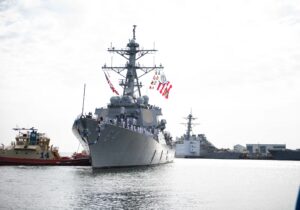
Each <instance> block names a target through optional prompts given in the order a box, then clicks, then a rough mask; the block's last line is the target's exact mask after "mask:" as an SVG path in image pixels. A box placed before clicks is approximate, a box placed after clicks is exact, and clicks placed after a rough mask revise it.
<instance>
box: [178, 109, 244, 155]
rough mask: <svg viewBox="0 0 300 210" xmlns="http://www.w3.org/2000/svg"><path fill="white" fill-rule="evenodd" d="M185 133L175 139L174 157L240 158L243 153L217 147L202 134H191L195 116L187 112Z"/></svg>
mask: <svg viewBox="0 0 300 210" xmlns="http://www.w3.org/2000/svg"><path fill="white" fill-rule="evenodd" d="M185 119H187V120H188V122H187V123H185V124H186V125H187V131H186V134H184V135H183V136H181V137H180V138H177V140H176V153H175V157H176V158H207V159H240V158H243V155H244V154H243V153H241V152H236V151H231V150H228V149H218V148H216V147H215V146H214V145H213V144H212V143H211V142H209V141H208V140H207V138H206V136H205V135H204V134H198V135H194V134H193V135H191V133H192V126H193V125H195V124H194V123H192V121H193V120H195V119H196V118H195V117H193V115H192V114H189V115H188V116H187V118H185Z"/></svg>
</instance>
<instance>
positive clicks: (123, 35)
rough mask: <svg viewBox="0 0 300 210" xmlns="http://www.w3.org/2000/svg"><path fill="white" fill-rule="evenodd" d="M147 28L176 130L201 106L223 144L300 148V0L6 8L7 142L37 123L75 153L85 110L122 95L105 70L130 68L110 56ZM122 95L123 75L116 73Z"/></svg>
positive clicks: (1, 45) (1, 50)
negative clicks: (168, 86)
mask: <svg viewBox="0 0 300 210" xmlns="http://www.w3.org/2000/svg"><path fill="white" fill-rule="evenodd" d="M134 24H136V25H137V28H136V37H137V42H138V43H139V44H140V46H142V47H144V48H145V49H146V48H152V47H153V45H154V43H155V48H156V49H158V52H157V53H156V54H155V56H154V55H148V59H146V58H145V59H144V60H141V61H140V63H142V62H143V61H144V62H145V63H144V64H145V65H152V64H153V62H154V61H155V63H156V64H158V65H159V64H160V63H161V64H163V66H164V67H165V74H166V76H167V79H168V80H169V81H171V83H172V84H173V88H172V90H171V92H170V98H169V99H168V100H166V99H164V98H163V97H161V96H160V95H159V94H158V93H157V92H156V91H151V90H149V89H147V86H148V85H149V84H150V82H151V76H153V75H150V76H148V77H145V78H143V80H142V82H143V83H144V84H145V87H144V89H143V94H148V95H149V97H150V103H151V104H154V105H157V106H160V107H162V109H163V114H164V118H165V119H166V120H167V130H169V131H170V132H171V134H172V135H173V137H176V136H180V135H182V134H183V133H184V132H185V130H186V128H185V127H184V126H183V125H181V124H180V123H182V122H185V120H184V119H183V117H185V116H187V115H188V114H189V113H190V111H191V109H192V113H193V115H194V116H195V117H197V118H198V119H197V120H196V122H198V123H200V125H197V126H195V127H194V129H193V131H194V133H205V134H206V136H207V138H208V140H210V141H211V142H212V143H213V144H215V146H217V147H225V148H232V147H233V145H235V144H242V145H245V144H247V143H261V144H262V143H284V144H287V147H288V148H300V108H299V107H300V1H299V0H295V1H289V0H284V1H283V0H281V1H279V0H272V1H271V0H257V1H248V0H236V1H232V0H227V1H224V0H211V1H199V0H194V1H192V0H191V1H186V0H176V1H175V0H172V1H161V0H151V1H149V0H147V1H146V0H131V1H124V0H101V1H83V0H82V1H76V0H69V1H42V0H30V1H29V0H28V1H18V0H0V74H1V76H0V116H1V118H0V143H4V144H5V145H8V144H10V142H11V141H12V140H13V139H14V137H15V134H16V133H15V132H14V131H13V130H12V128H13V127H15V126H19V127H32V126H34V127H36V128H38V129H39V131H41V132H45V133H47V134H48V136H49V137H50V138H51V141H52V143H53V144H54V145H56V146H59V147H60V151H61V152H74V151H76V150H77V147H78V144H79V143H78V140H77V139H76V138H75V137H74V136H73V133H72V131H71V127H72V123H73V121H74V119H75V118H76V117H77V116H78V115H79V114H80V112H81V106H82V94H83V85H84V83H86V84H87V89H86V101H85V104H86V105H85V112H89V111H91V112H94V110H95V108H96V107H101V106H106V105H107V103H108V102H109V99H110V97H111V96H112V95H113V93H112V92H111V91H110V89H109V86H108V85H107V83H106V80H105V77H104V74H103V72H102V70H101V66H102V65H104V64H105V63H106V64H110V63H111V61H113V63H114V64H124V63H125V60H124V59H123V60H122V59H119V58H118V56H117V55H114V56H113V57H112V55H111V54H109V53H108V52H107V51H106V50H107V48H108V47H109V46H110V45H111V43H112V44H113V46H115V47H120V48H122V47H125V46H126V44H127V42H128V40H129V39H130V38H131V37H132V25H134ZM110 77H111V79H112V82H114V84H115V86H116V87H117V89H118V90H119V91H121V87H119V86H118V85H117V79H119V77H117V75H116V74H114V73H110Z"/></svg>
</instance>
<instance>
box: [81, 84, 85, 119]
mask: <svg viewBox="0 0 300 210" xmlns="http://www.w3.org/2000/svg"><path fill="white" fill-rule="evenodd" d="M84 100H85V83H84V88H83V99H82V110H81V116H83V111H84Z"/></svg>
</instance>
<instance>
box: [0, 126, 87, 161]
mask: <svg viewBox="0 0 300 210" xmlns="http://www.w3.org/2000/svg"><path fill="white" fill-rule="evenodd" d="M13 130H16V131H18V134H17V136H16V141H14V142H12V143H11V145H10V146H8V147H6V148H5V147H4V145H2V147H1V148H0V165H57V166H86V165H90V158H89V155H87V154H86V153H85V152H83V153H74V154H73V155H72V156H71V157H67V156H60V154H59V152H58V148H57V147H53V146H52V145H51V146H49V144H50V138H48V137H47V136H46V135H45V133H38V132H37V129H36V128H33V127H32V128H29V129H26V128H14V129H13Z"/></svg>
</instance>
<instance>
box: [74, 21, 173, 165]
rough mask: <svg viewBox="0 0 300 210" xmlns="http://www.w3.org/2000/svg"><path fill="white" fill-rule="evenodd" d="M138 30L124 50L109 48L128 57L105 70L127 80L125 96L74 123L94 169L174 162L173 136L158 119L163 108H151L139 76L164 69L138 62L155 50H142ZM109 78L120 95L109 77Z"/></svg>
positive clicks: (115, 97)
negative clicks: (143, 93) (121, 63)
mask: <svg viewBox="0 0 300 210" xmlns="http://www.w3.org/2000/svg"><path fill="white" fill-rule="evenodd" d="M135 28H136V26H135V25H134V27H133V38H132V39H130V40H129V43H128V44H127V47H126V48H125V49H115V48H114V47H111V48H109V49H108V51H109V52H112V53H117V54H119V55H121V56H122V57H123V58H125V59H126V60H127V63H126V65H125V66H124V67H113V66H111V67H108V66H106V65H104V66H103V67H102V69H103V70H104V71H108V70H111V71H114V72H116V73H117V74H119V75H121V76H123V77H124V78H125V79H123V80H120V86H122V87H123V94H122V96H113V97H111V99H110V103H109V104H108V106H107V107H101V108H96V110H95V115H93V114H92V113H89V114H88V115H83V114H81V115H80V116H79V117H78V118H77V119H76V120H75V122H74V124H73V128H72V130H73V133H74V134H75V136H76V137H77V138H78V139H79V140H80V142H81V143H82V145H83V146H84V148H85V149H86V150H87V151H89V153H90V156H91V162H92V167H93V168H110V167H128V166H145V165H154V164H161V163H168V162H172V161H173V159H174V155H175V149H174V146H173V143H172V137H171V135H170V133H169V132H166V131H165V128H166V120H164V119H159V116H161V115H162V111H161V108H159V107H157V106H153V105H150V104H149V97H148V96H142V95H141V87H142V83H141V82H140V81H139V78H140V77H142V76H144V75H146V74H148V73H149V72H152V71H159V70H162V69H163V67H162V66H161V65H160V66H151V67H142V66H140V65H139V64H138V63H137V62H136V61H137V60H138V59H140V58H141V57H143V56H144V55H146V54H148V53H151V52H155V51H156V50H155V49H151V50H145V49H140V48H139V44H138V43H137V42H136V37H135ZM138 70H139V73H140V75H138ZM123 71H125V72H126V75H123V74H122V73H124V72H123ZM105 76H106V74H105ZM106 79H107V81H108V83H109V85H110V87H111V89H112V91H113V92H115V93H116V94H117V95H118V92H117V91H116V90H115V89H114V87H113V86H112V84H111V83H110V81H109V80H108V78H107V76H106ZM136 95H138V96H136Z"/></svg>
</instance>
